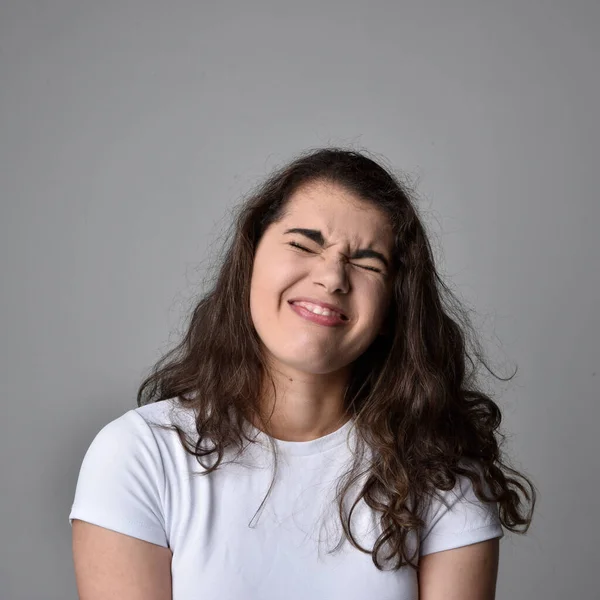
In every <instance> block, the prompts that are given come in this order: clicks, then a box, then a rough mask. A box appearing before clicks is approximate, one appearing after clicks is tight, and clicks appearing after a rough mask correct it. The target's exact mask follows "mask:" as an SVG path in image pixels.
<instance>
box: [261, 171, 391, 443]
mask: <svg viewBox="0 0 600 600" xmlns="http://www.w3.org/2000/svg"><path fill="white" fill-rule="evenodd" d="M292 228H304V229H312V230H319V231H320V232H321V233H322V236H323V238H324V245H323V246H322V247H321V246H320V245H319V244H318V243H317V242H315V241H314V240H311V239H309V238H308V237H306V236H305V235H302V234H300V233H292V234H290V233H286V231H287V230H289V229H292ZM393 240H394V238H393V231H392V229H391V226H390V225H389V222H388V218H387V216H386V215H385V213H384V212H383V211H381V210H380V209H378V208H376V207H375V206H373V205H371V204H369V203H368V202H365V201H364V200H362V199H361V198H359V197H357V196H356V195H354V194H352V193H350V192H348V191H347V190H345V189H344V188H343V187H340V186H339V185H337V184H333V183H330V182H322V181H319V182H314V183H311V184H309V185H306V186H303V187H301V188H300V189H299V190H297V191H296V193H294V194H293V195H292V196H291V198H290V199H289V203H288V205H287V207H286V211H285V214H284V216H283V218H282V219H281V220H280V221H278V222H277V223H274V224H272V225H271V226H270V227H268V228H267V230H266V231H265V233H264V234H263V237H262V238H261V240H260V242H259V244H258V247H257V250H256V254H255V258H254V264H253V271H252V280H251V290H250V311H251V315H252V321H253V323H254V326H255V328H256V331H257V333H258V335H259V337H260V339H261V342H262V345H263V352H264V353H265V356H266V357H267V360H268V363H269V367H270V373H271V375H272V377H273V379H274V381H275V389H276V397H277V402H276V404H275V410H274V414H273V416H272V417H271V421H270V423H269V433H270V434H271V435H273V436H274V437H276V438H278V439H282V440H290V441H307V440H312V439H315V438H318V437H321V436H323V435H326V434H327V433H329V432H332V431H335V430H336V429H337V428H338V427H340V426H341V425H342V424H343V423H344V422H345V421H346V420H347V417H346V416H344V414H343V392H344V387H345V383H346V381H347V378H348V373H349V369H350V365H351V363H352V362H353V361H354V360H355V359H356V358H358V357H359V356H360V355H361V354H362V353H363V352H364V351H365V350H366V349H367V348H368V347H369V345H370V344H371V343H372V342H373V340H374V339H375V338H376V336H377V335H378V333H379V332H380V329H381V326H382V323H383V321H384V319H385V316H386V314H387V309H388V307H389V302H390V299H391V284H392V274H391V273H390V272H389V270H388V269H387V268H386V267H385V265H384V264H383V263H382V262H380V260H378V259H377V258H373V257H364V258H350V257H352V256H354V253H355V252H356V251H357V250H359V249H363V248H370V249H372V250H375V251H377V252H379V253H380V254H382V255H383V256H384V257H385V258H387V260H388V263H390V264H391V254H392V248H393ZM291 244H299V245H301V246H303V247H304V248H305V250H303V249H301V248H298V247H295V246H293V245H291ZM301 296H304V297H310V298H316V299H318V300H322V301H324V302H330V303H332V304H336V305H340V306H341V307H342V308H343V310H344V313H345V314H346V315H347V316H348V317H349V320H348V322H347V323H345V324H344V325H343V326H340V327H326V326H323V325H319V324H316V323H313V322H311V321H308V320H306V319H303V318H302V317H300V316H299V315H297V314H296V313H295V312H294V311H293V310H292V309H291V308H290V306H289V304H288V300H289V299H291V298H294V297H301ZM273 398H274V396H273V393H272V392H271V391H269V388H268V386H265V390H264V393H263V398H262V407H263V411H266V412H265V414H266V415H268V414H270V412H271V410H272V408H273V404H274V402H273Z"/></svg>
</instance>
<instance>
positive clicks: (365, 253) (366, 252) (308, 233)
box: [284, 227, 389, 268]
mask: <svg viewBox="0 0 600 600" xmlns="http://www.w3.org/2000/svg"><path fill="white" fill-rule="evenodd" d="M285 233H299V234H300V235H303V236H305V237H307V238H308V239H310V240H312V241H313V242H315V243H316V244H319V246H321V248H322V247H323V246H325V238H324V237H323V234H322V233H321V232H320V231H319V230H318V229H303V228H301V227H294V228H293V229H288V230H286V231H285V232H284V234H285ZM350 258H376V259H377V260H379V261H381V262H382V263H383V264H384V265H385V266H386V268H389V263H388V260H387V258H386V257H385V256H384V255H383V254H381V252H377V251H376V250H371V249H370V248H360V249H359V250H357V251H356V252H355V253H354V254H353V255H352V256H351V257H350Z"/></svg>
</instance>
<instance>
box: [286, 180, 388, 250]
mask: <svg viewBox="0 0 600 600" xmlns="http://www.w3.org/2000/svg"><path fill="white" fill-rule="evenodd" d="M281 224H282V226H283V225H285V226H288V225H291V224H293V226H294V227H307V228H312V229H319V230H320V231H321V232H322V233H323V235H324V236H325V238H326V239H328V240H329V239H331V241H332V242H337V241H348V242H350V243H352V242H355V241H356V242H361V243H365V242H366V243H373V244H375V243H376V242H377V241H379V242H380V243H382V242H383V244H384V245H385V243H386V242H388V243H391V240H392V236H393V233H392V228H391V225H390V221H389V218H388V216H387V215H386V214H385V212H384V211H383V210H381V209H379V208H377V207H376V206H374V205H373V204H371V203H370V202H368V201H366V200H363V199H362V198H360V197H359V196H357V195H356V194H354V193H352V192H350V191H348V190H346V189H345V188H343V187H342V186H340V185H338V184H336V183H332V182H326V181H317V182H312V183H310V184H306V185H304V186H301V187H300V188H299V189H297V190H296V191H295V192H294V193H293V194H292V195H291V196H290V198H289V200H288V202H287V205H286V209H285V212H284V214H283V216H282V219H281Z"/></svg>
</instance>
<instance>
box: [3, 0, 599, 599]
mask: <svg viewBox="0 0 600 600" xmlns="http://www.w3.org/2000/svg"><path fill="white" fill-rule="evenodd" d="M599 30H600V3H598V2H597V1H595V0H589V1H587V2H586V1H574V0H570V1H567V0H562V1H560V2H558V1H551V0H548V1H544V0H520V1H516V0H515V1H511V0H502V1H501V2H498V1H495V0H459V1H454V2H448V1H442V0H438V1H433V0H419V1H417V0H410V1H402V0H397V1H395V2H392V1H381V0H380V1H375V0H371V1H370V2H367V1H363V2H358V1H355V0H354V1H348V0H346V1H342V0H334V1H323V0H321V1H318V2H317V1H315V0H305V1H304V2H283V1H276V0H260V1H254V2H244V1H242V0H237V1H235V2H201V1H199V0H196V1H191V0H188V1H174V0H169V1H167V0H163V1H161V2H159V1H157V0H145V1H142V0H119V1H116V0H105V1H103V2H91V1H84V0H78V1H76V0H55V1H53V2H43V1H41V0H40V1H38V2H33V1H28V0H2V1H1V2H0V202H1V208H2V211H1V215H0V218H1V220H0V227H1V228H0V244H1V246H0V261H1V269H2V271H1V276H2V279H1V282H2V288H1V297H0V299H1V314H0V327H1V330H0V333H1V335H0V352H1V355H0V359H1V360H0V365H1V366H0V369H1V371H0V386H1V387H0V389H1V391H2V419H1V432H0V465H1V469H2V471H1V482H2V493H1V500H0V502H1V504H0V548H1V556H0V579H1V581H0V599H1V600H65V599H75V598H76V597H77V594H76V589H75V580H74V574H73V566H72V555H71V529H70V527H69V523H68V514H69V511H70V508H71V502H72V499H73V494H74V490H75V484H76V480H77V476H78V472H79V467H80V465H81V461H82V459H83V455H84V453H85V450H86V449H87V447H88V445H89V444H90V442H91V441H92V439H93V437H94V435H95V434H96V433H97V432H98V431H99V429H100V428H101V427H102V426H104V425H105V424H106V423H107V422H109V421H110V420H112V419H115V418H117V417H118V416H120V415H121V414H123V413H124V412H125V411H127V410H129V409H130V408H134V407H135V394H136V392H137V387H138V385H139V383H140V382H141V380H142V377H143V376H144V375H145V374H146V373H147V371H148V369H149V368H150V366H151V365H152V364H153V363H154V362H155V361H156V360H157V359H158V358H159V357H160V356H161V355H162V353H163V352H165V351H166V350H167V349H168V348H170V347H171V346H172V345H173V344H174V343H175V342H176V341H177V339H178V335H179V333H178V332H180V331H181V327H182V326H183V324H184V322H185V318H186V316H187V314H188V312H189V310H190V309H191V306H192V304H193V301H194V299H195V298H196V297H197V294H198V293H199V291H200V289H201V283H202V277H203V275H204V273H205V270H204V269H205V267H206V266H207V265H208V264H210V263H209V260H210V257H211V256H212V255H214V253H215V251H216V250H215V249H217V248H218V244H219V241H220V236H221V234H222V232H223V230H224V228H225V227H226V226H227V224H228V219H229V212H230V210H231V208H232V207H233V206H234V205H235V204H236V203H237V202H238V201H239V200H240V198H241V196H242V194H244V193H245V192H246V191H247V190H248V189H249V188H250V187H252V186H253V185H255V184H256V183H257V182H258V181H260V180H261V179H262V178H263V177H264V176H265V175H267V174H268V173H269V172H270V171H271V170H272V169H273V168H274V167H276V166H279V165H280V164H282V163H283V162H285V161H287V160H288V159H290V158H292V157H293V156H294V154H295V153H297V152H299V151H301V150H304V149H307V148H313V147H316V146H321V145H328V144H337V145H344V146H350V147H354V148H358V149H361V148H366V149H368V150H371V151H372V152H374V153H376V155H378V156H380V157H381V158H382V160H384V161H387V163H386V164H388V165H389V166H391V167H392V168H394V169H397V170H399V171H403V172H406V173H407V174H408V175H409V176H410V177H411V178H412V180H413V181H414V182H416V183H417V185H418V190H419V193H420V201H419V207H420V209H421V210H422V213H423V216H424V218H425V219H426V221H427V223H428V227H429V228H430V231H431V236H432V243H433V244H434V247H435V248H436V253H437V256H438V259H439V268H440V271H441V272H442V273H443V274H444V276H445V277H446V278H447V279H448V281H449V282H450V283H451V284H452V285H453V286H454V287H455V288H456V290H457V292H458V293H459V294H460V296H461V297H462V298H463V299H464V301H465V302H467V303H468V304H469V306H471V307H472V309H473V311H474V312H473V318H474V320H475V322H476V324H477V326H478V329H479V331H480V334H481V336H482V339H483V341H484V344H485V347H486V349H487V350H488V352H489V354H490V357H491V358H492V359H493V360H494V367H495V368H496V369H497V371H498V372H499V373H500V374H502V375H504V376H506V375H509V374H510V373H511V372H512V370H513V369H514V367H515V366H518V368H519V371H518V373H517V376H516V377H515V378H514V379H513V380H512V381H511V382H509V383H506V384H504V383H502V382H498V384H497V385H496V388H495V389H496V393H497V397H496V398H497V401H498V402H499V404H500V405H501V407H502V409H503V411H504V417H505V418H504V431H505V433H506V434H507V435H508V442H507V446H506V450H507V452H508V453H509V456H510V457H511V458H512V463H513V465H514V466H516V467H517V468H522V469H523V470H524V471H525V472H526V473H527V474H528V475H529V476H530V477H531V478H532V479H533V481H534V483H535V484H536V485H537V487H538V490H539V492H540V497H539V501H538V506H537V511H536V514H535V516H534V521H533V525H532V527H531V529H530V531H529V533H528V534H527V535H526V536H517V535H512V534H507V535H506V537H505V538H504V539H503V541H502V543H501V559H500V573H499V581H498V595H497V597H498V598H499V599H500V600H509V599H517V598H518V599H520V598H526V599H536V600H537V599H539V600H559V599H560V600H564V598H586V599H587V598H594V597H595V598H598V597H599V595H598V594H600V592H598V587H597V569H598V560H599V553H598V550H597V548H598V538H599V537H600V526H599V524H598V492H599V490H598V487H599V460H598V457H599V456H600V447H599V445H600V444H599V441H598V440H599V438H600V436H599V435H598V425H599V422H600V421H599V418H598V417H599V393H598V388H599V382H600V371H599V369H600V364H599V356H600V352H599V350H600V318H599V317H598V309H599V304H600V302H599V299H600V293H599V288H600V276H599V273H600V269H599V267H598V261H599V260H600V248H599V236H598V227H599V225H600V210H599V199H598V174H599V171H600V161H599V156H600V126H599V116H598V108H599V107H600V81H599V73H600V70H599V65H600V36H599V35H598V31H599ZM491 383H492V384H493V383H494V380H491Z"/></svg>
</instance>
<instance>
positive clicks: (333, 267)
mask: <svg viewBox="0 0 600 600" xmlns="http://www.w3.org/2000/svg"><path fill="white" fill-rule="evenodd" d="M312 281H313V283H314V284H316V285H320V286H322V287H324V288H325V289H326V290H327V292H328V293H329V294H335V293H340V294H347V293H348V291H349V290H350V281H349V279H348V274H347V273H346V263H345V261H344V260H343V259H341V258H334V257H323V256H322V257H321V260H319V261H316V264H315V266H314V268H313V271H312Z"/></svg>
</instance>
